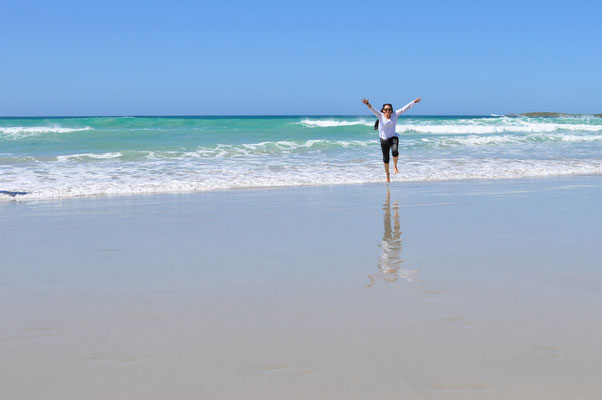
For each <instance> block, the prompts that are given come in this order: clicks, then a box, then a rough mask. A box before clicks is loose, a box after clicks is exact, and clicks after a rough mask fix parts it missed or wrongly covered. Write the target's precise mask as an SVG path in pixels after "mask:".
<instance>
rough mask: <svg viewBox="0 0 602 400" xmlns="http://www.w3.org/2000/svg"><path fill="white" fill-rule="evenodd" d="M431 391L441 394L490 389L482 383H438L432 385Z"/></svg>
mask: <svg viewBox="0 0 602 400" xmlns="http://www.w3.org/2000/svg"><path fill="white" fill-rule="evenodd" d="M431 389H433V390H437V391H441V392H460V391H480V390H489V389H490V387H489V385H486V384H484V383H440V384H435V385H432V386H431Z"/></svg>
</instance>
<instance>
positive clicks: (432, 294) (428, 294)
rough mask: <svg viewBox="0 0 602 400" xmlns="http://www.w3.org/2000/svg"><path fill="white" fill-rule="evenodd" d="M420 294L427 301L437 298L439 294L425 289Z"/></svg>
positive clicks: (433, 290)
mask: <svg viewBox="0 0 602 400" xmlns="http://www.w3.org/2000/svg"><path fill="white" fill-rule="evenodd" d="M422 294H423V295H424V297H425V298H427V299H435V298H437V297H439V295H440V294H441V292H440V291H438V290H435V289H427V290H425V291H423V292H422Z"/></svg>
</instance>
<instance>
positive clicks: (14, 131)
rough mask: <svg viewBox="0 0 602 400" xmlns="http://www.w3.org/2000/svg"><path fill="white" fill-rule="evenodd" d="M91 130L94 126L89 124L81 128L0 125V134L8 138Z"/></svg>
mask: <svg viewBox="0 0 602 400" xmlns="http://www.w3.org/2000/svg"><path fill="white" fill-rule="evenodd" d="M91 130H94V128H92V127H89V126H86V127H83V128H64V127H61V126H0V134H2V136H4V137H6V138H8V139H20V138H23V137H29V136H36V135H41V134H44V133H70V132H80V131H91ZM2 136H0V137H2Z"/></svg>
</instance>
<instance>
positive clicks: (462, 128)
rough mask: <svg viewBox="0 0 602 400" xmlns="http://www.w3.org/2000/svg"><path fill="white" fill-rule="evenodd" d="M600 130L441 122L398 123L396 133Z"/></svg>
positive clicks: (592, 128) (597, 127) (595, 127)
mask: <svg viewBox="0 0 602 400" xmlns="http://www.w3.org/2000/svg"><path fill="white" fill-rule="evenodd" d="M562 131H573V132H576V131H577V132H602V125H585V124H551V123H523V124H508V125H506V124H504V125H493V124H492V125H485V124H457V125H456V124H441V125H419V124H403V123H398V124H397V127H396V132H397V133H426V134H429V133H431V134H438V135H445V134H487V133H504V132H514V133H550V132H562Z"/></svg>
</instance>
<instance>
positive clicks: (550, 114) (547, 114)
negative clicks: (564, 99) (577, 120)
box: [506, 112, 602, 117]
mask: <svg viewBox="0 0 602 400" xmlns="http://www.w3.org/2000/svg"><path fill="white" fill-rule="evenodd" d="M584 115H593V116H594V117H602V114H566V113H559V112H529V113H522V114H506V116H507V117H580V116H584Z"/></svg>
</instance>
